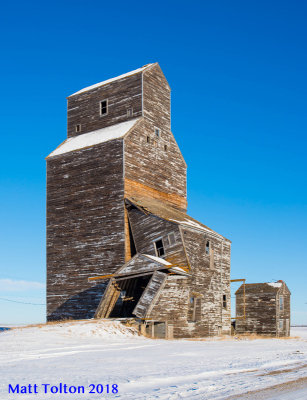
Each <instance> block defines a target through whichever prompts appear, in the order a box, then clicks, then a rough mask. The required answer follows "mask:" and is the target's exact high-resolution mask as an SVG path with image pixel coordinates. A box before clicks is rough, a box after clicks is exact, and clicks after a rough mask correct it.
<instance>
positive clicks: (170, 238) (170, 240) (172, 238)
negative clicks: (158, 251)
mask: <svg viewBox="0 0 307 400" xmlns="http://www.w3.org/2000/svg"><path fill="white" fill-rule="evenodd" d="M174 243H175V234H174V232H171V233H169V234H168V244H169V245H170V246H171V245H172V244H174Z"/></svg>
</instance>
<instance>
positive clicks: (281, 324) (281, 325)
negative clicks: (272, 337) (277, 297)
mask: <svg viewBox="0 0 307 400" xmlns="http://www.w3.org/2000/svg"><path fill="white" fill-rule="evenodd" d="M279 329H280V330H281V331H282V330H283V329H284V320H283V319H280V320H279Z"/></svg>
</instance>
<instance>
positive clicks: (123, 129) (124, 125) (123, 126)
mask: <svg viewBox="0 0 307 400" xmlns="http://www.w3.org/2000/svg"><path fill="white" fill-rule="evenodd" d="M138 121H139V118H136V119H133V120H130V121H126V122H121V123H120V124H116V125H111V126H108V127H106V128H102V129H98V130H96V131H92V132H89V133H83V135H78V136H75V137H72V138H69V139H66V140H65V142H63V143H62V144H61V145H60V146H59V147H57V148H56V149H55V150H54V151H53V152H52V153H50V154H49V156H48V157H53V156H57V155H59V154H64V153H69V152H71V151H74V150H80V149H84V148H85V147H90V146H94V145H95V144H99V143H104V142H107V141H109V140H113V139H119V138H121V137H123V136H124V135H125V134H126V133H127V132H128V131H129V130H130V129H131V128H132V127H133V125H134V124H136V123H137V122H138Z"/></svg>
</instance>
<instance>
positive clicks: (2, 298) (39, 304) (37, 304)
mask: <svg viewBox="0 0 307 400" xmlns="http://www.w3.org/2000/svg"><path fill="white" fill-rule="evenodd" d="M0 300H5V301H10V302H11V303H19V304H31V305H32V306H45V305H46V304H45V303H27V302H25V301H17V300H11V299H5V298H4V297H0Z"/></svg>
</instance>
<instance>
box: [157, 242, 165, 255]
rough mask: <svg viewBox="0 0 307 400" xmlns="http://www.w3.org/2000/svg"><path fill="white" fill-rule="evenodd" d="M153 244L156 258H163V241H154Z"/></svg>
mask: <svg viewBox="0 0 307 400" xmlns="http://www.w3.org/2000/svg"><path fill="white" fill-rule="evenodd" d="M154 244H155V250H156V254H157V256H158V257H162V256H164V254H165V251H164V246H163V241H162V239H159V240H156V241H155V242H154Z"/></svg>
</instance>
